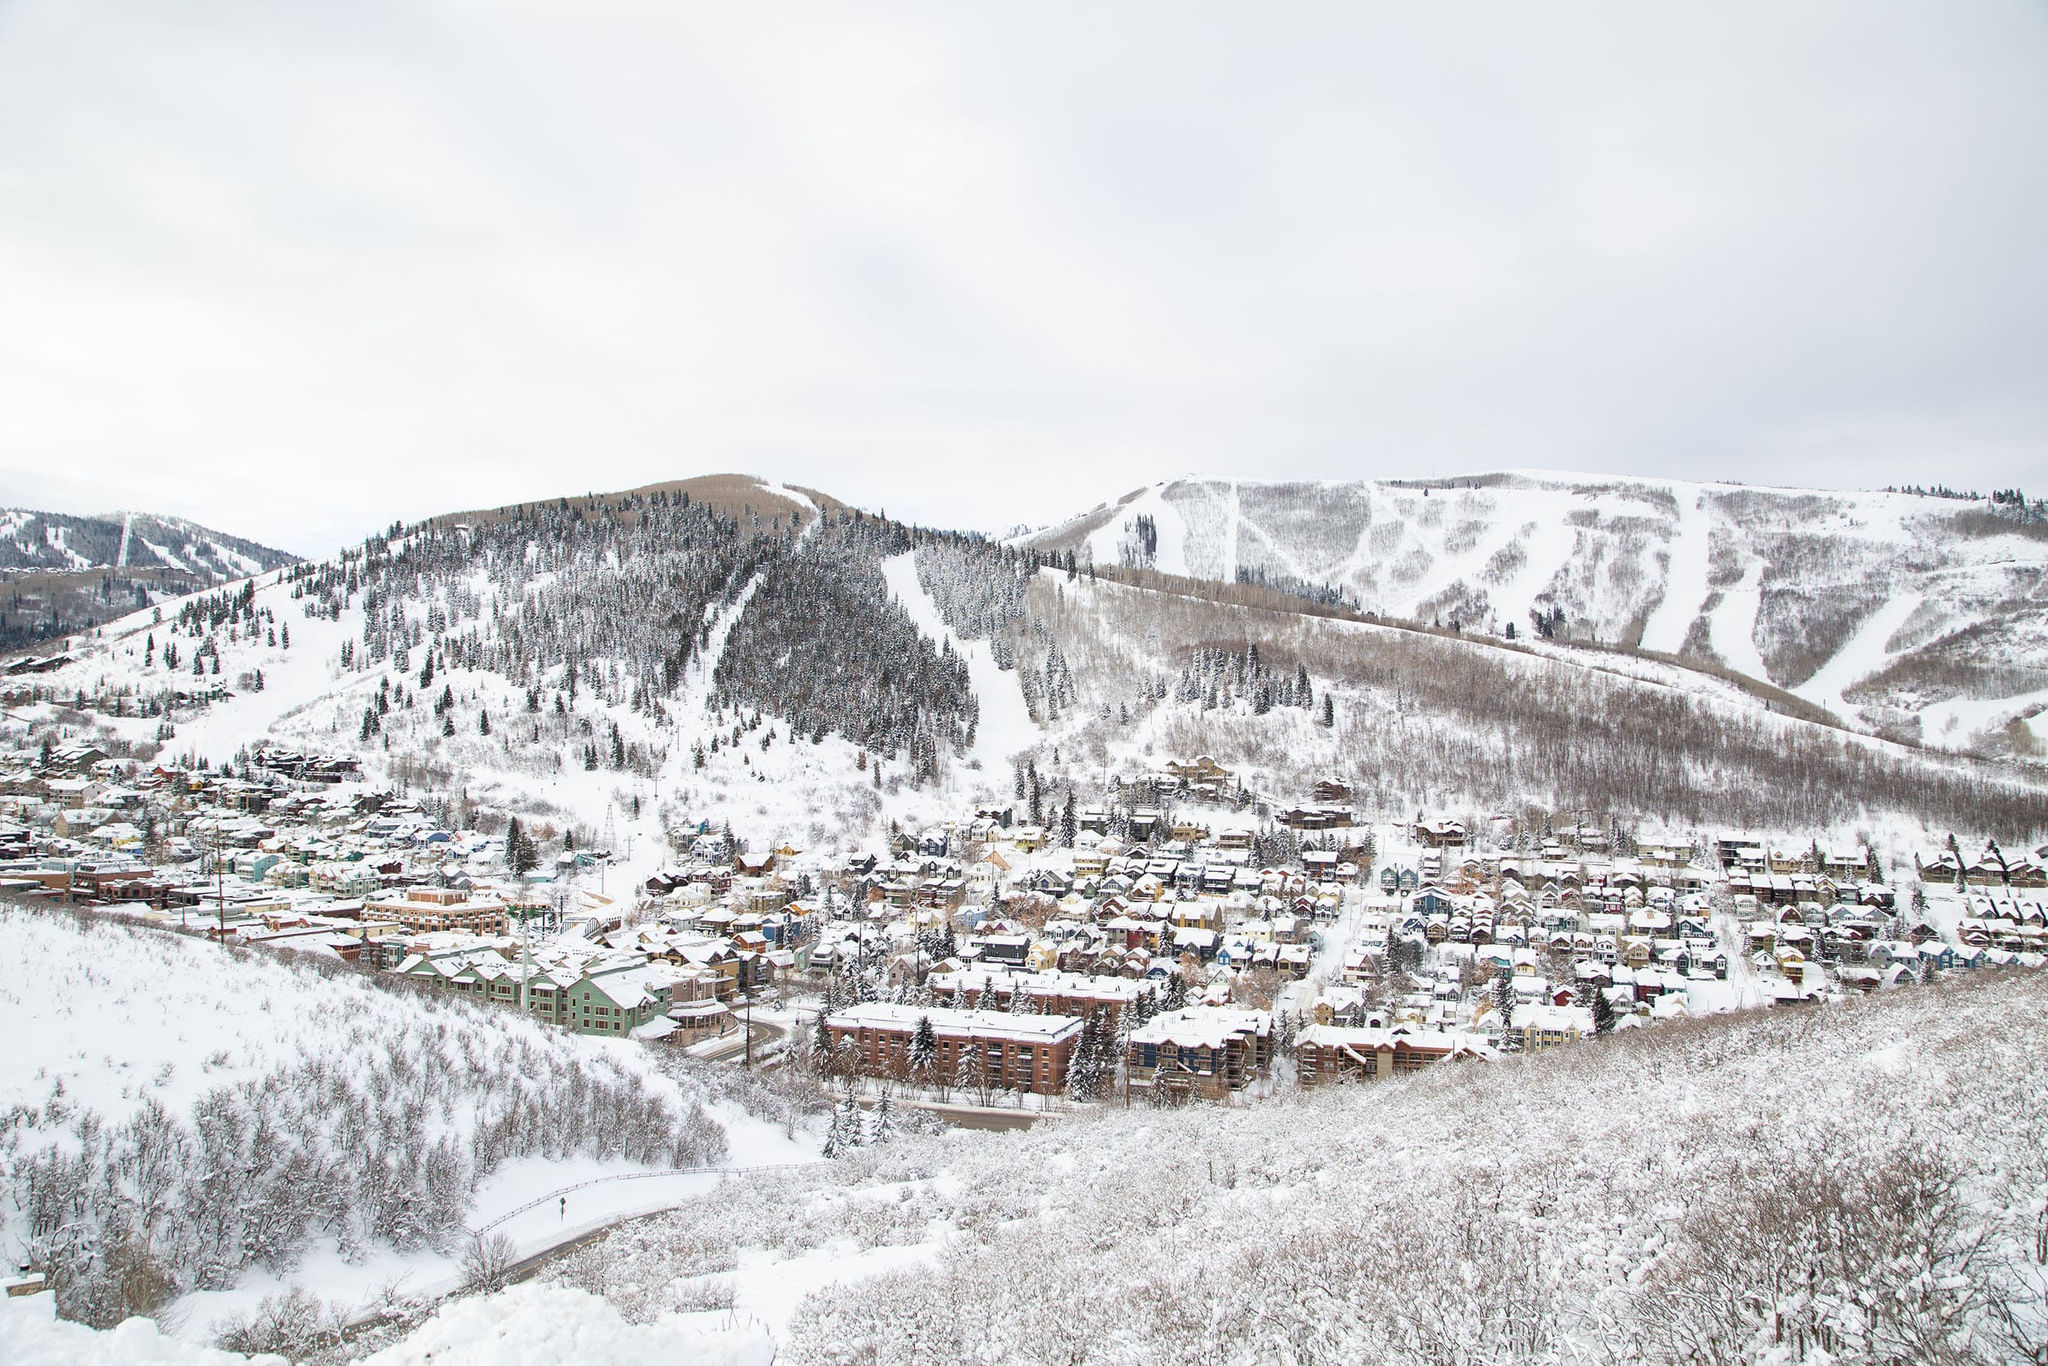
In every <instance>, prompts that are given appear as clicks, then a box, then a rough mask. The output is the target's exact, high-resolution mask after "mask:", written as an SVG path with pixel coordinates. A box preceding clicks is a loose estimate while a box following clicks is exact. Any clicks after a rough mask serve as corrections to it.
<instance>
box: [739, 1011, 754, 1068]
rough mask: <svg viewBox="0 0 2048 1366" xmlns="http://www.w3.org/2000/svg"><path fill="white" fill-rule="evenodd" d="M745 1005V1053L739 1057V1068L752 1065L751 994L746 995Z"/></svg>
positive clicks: (752, 1028) (752, 1017)
mask: <svg viewBox="0 0 2048 1366" xmlns="http://www.w3.org/2000/svg"><path fill="white" fill-rule="evenodd" d="M745 1005H746V1011H747V1014H746V1021H747V1041H746V1052H745V1053H744V1054H743V1055H742V1056H741V1059H740V1066H742V1067H752V1066H753V1065H754V998H753V995H752V993H749V994H748V996H747V998H746V1002H745Z"/></svg>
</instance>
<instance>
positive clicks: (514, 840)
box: [505, 816, 540, 877]
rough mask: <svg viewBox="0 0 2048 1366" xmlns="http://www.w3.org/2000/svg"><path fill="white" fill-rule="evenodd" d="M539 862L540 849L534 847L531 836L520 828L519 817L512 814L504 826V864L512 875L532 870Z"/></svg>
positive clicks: (516, 875) (515, 875) (517, 875)
mask: <svg viewBox="0 0 2048 1366" xmlns="http://www.w3.org/2000/svg"><path fill="white" fill-rule="evenodd" d="M538 862H540V851H539V850H538V849H536V848H535V847H534V843H533V837H532V836H530V835H528V834H527V833H526V831H525V830H523V829H522V828H520V825H519V818H518V817H517V816H514V817H513V818H512V820H511V821H510V822H509V823H508V824H507V825H506V826H505V866H506V867H507V868H508V869H510V870H511V872H512V875H513V876H514V877H519V876H521V875H523V874H525V873H528V872H530V871H532V869H533V866H534V865H535V864H536V863H538Z"/></svg>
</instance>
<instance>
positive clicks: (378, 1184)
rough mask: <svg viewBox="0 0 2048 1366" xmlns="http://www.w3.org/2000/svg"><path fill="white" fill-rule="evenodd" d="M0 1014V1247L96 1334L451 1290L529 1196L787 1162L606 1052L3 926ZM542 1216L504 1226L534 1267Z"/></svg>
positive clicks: (584, 1206)
mask: <svg viewBox="0 0 2048 1366" xmlns="http://www.w3.org/2000/svg"><path fill="white" fill-rule="evenodd" d="M0 1008H4V1009H5V1010H6V1011H7V1012H8V1013H9V1014H10V1015H11V1017H12V1018H15V1019H17V1020H20V1021H26V1020H34V1021H35V1022H36V1023H35V1025H34V1027H23V1028H20V1029H17V1030H16V1031H15V1033H14V1037H13V1040H12V1042H11V1043H10V1046H9V1048H8V1049H7V1050H6V1055H5V1057H4V1059H0V1183H4V1186H5V1188H6V1191H7V1195H8V1199H7V1200H6V1201H5V1202H4V1203H0V1247H4V1248H5V1255H6V1256H7V1258H8V1261H9V1263H10V1264H21V1263H26V1262H31V1261H33V1262H35V1263H36V1264H38V1265H46V1266H50V1267H51V1268H52V1269H53V1273H54V1276H55V1278H56V1284H57V1287H58V1295H59V1297H60V1300H61V1301H62V1303H63V1305H64V1309H65V1313H66V1316H67V1317H74V1318H78V1319H81V1320H83V1321H86V1322H92V1323H98V1324H102V1325H107V1324H112V1323H114V1322H117V1321H118V1320H119V1319H121V1318H123V1317H125V1316H126V1315H127V1314H130V1313H136V1312H142V1313H153V1312H156V1311H158V1310H162V1309H166V1308H171V1307H173V1306H175V1307H176V1308H177V1310H178V1311H179V1312H178V1316H179V1317H180V1318H182V1319H183V1321H184V1323H185V1325H186V1327H187V1328H188V1329H189V1330H190V1331H191V1332H192V1333H193V1334H194V1335H196V1336H199V1337H201V1338H203V1337H204V1336H205V1334H206V1331H207V1330H208V1328H209V1327H210V1325H212V1324H213V1323H214V1322H215V1321H216V1320H219V1319H221V1318H223V1317H225V1316H228V1315H231V1314H235V1313H241V1312H245V1311H247V1310H248V1309H249V1308H251V1307H253V1305H254V1304H255V1302H256V1301H257V1300H259V1299H260V1298H261V1296H262V1295H263V1294H265V1293H270V1292H274V1291H277V1290H278V1289H280V1288H281V1287H282V1286H284V1285H285V1284H287V1283H289V1282H296V1281H300V1280H302V1279H303V1280H304V1281H305V1282H306V1283H307V1284H310V1285H315V1286H317V1287H318V1288H319V1291H320V1293H321V1295H322V1296H323V1298H326V1299H329V1300H331V1301H333V1302H335V1303H337V1304H339V1305H343V1306H350V1307H352V1306H354V1305H355V1304H356V1303H358V1302H359V1301H363V1300H367V1299H370V1298H372V1296H373V1294H374V1292H375V1291H376V1289H377V1287H379V1286H380V1285H385V1284H387V1283H392V1282H397V1281H403V1282H405V1283H406V1287H407V1290H408V1292H409V1293H419V1292H422V1291H431V1290H433V1289H435V1288H436V1287H439V1288H441V1289H446V1288H449V1287H451V1286H452V1285H453V1284H454V1283H455V1280H456V1279H457V1274H456V1259H457V1257H458V1256H459V1255H460V1253H461V1252H462V1251H463V1248H464V1245H465V1243H466V1241H467V1236H468V1235H467V1233H466V1231H465V1230H466V1229H468V1228H470V1227H473V1226H475V1225H477V1224H478V1223H481V1222H484V1221H487V1220H492V1219H495V1218H497V1217H498V1216H500V1215H503V1214H505V1213H507V1212H508V1211H511V1210H513V1209H515V1208H517V1207H518V1206H520V1205H522V1204H524V1203H526V1202H527V1201H528V1200H530V1199H532V1198H533V1197H535V1196H537V1195H542V1194H545V1193H547V1192H550V1191H553V1190H555V1189H557V1188H560V1187H564V1186H571V1185H574V1184H576V1183H579V1182H583V1181H586V1180H588V1179H590V1178H591V1177H595V1176H603V1175H608V1174H611V1175H617V1174H623V1173H629V1172H646V1171H667V1170H669V1169H672V1168H677V1167H701V1166H706V1165H737V1166H748V1165H759V1164H761V1163H768V1162H789V1161H802V1160H807V1159H808V1156H809V1154H808V1152H807V1151H806V1149H805V1148H804V1146H803V1145H801V1144H794V1143H791V1142H790V1141H788V1140H787V1139H785V1138H783V1137H782V1136H781V1134H780V1133H779V1132H777V1131H775V1130H772V1129H771V1128H770V1127H769V1126H768V1125H765V1124H762V1123H759V1122H757V1121H754V1120H751V1119H749V1118H747V1117H746V1116H744V1115H742V1114H739V1113H737V1112H735V1111H733V1110H731V1109H730V1107H727V1106H711V1105H709V1104H708V1101H709V1097H708V1095H706V1094H705V1093H703V1092H702V1091H701V1090H697V1089H693V1088H694V1084H689V1085H686V1084H684V1083H681V1082H678V1081H676V1080H674V1079H671V1078H670V1077H668V1076H666V1075H664V1074H663V1073H662V1072H661V1071H659V1070H658V1069H657V1067H656V1064H655V1060H654V1058H653V1055H651V1054H649V1053H647V1052H646V1051H644V1050H642V1049H640V1048H638V1047H636V1046H634V1045H631V1044H628V1043H626V1042H624V1041H606V1040H597V1039H589V1038H584V1037H579V1036H575V1035H569V1034H565V1033H562V1032H560V1031H557V1030H553V1029H549V1028H546V1027H544V1026H542V1025H540V1024H537V1023H532V1022H529V1021H526V1020H523V1019H521V1018H520V1017H519V1016H517V1015H515V1014H513V1013H511V1012H509V1011H490V1010H485V1009H480V1008H475V1007H471V1006H469V1005H467V1004H464V1003H450V1002H447V1001H445V1000H443V999H440V998H425V997H416V996H413V995H410V994H396V993H394V992H393V991H391V990H388V989H384V988H380V987H378V986H375V985H373V984H372V983H371V982H369V981H368V980H365V979H363V978H361V977H358V976H356V975H355V974H354V973H353V972H351V971H349V970H346V969H342V968H340V967H339V966H323V965H322V964H321V963H319V962H317V961H314V960H312V959H310V958H307V959H294V960H289V961H288V960H286V959H282V958H279V957H277V956H274V955H272V954H270V953H268V952H263V951H252V950H244V949H222V948H219V947H216V946H214V945H212V944H211V943H209V942H207V941H205V940H203V939H200V938H197V937H186V936H181V935H176V934H170V933H166V932H163V931H159V930H153V929H144V928H138V927H131V926H128V925H124V924H121V923H118V922H110V921H106V920H100V919H93V918H90V917H85V918H81V917H77V916H74V915H71V914H68V913H64V912H59V911H53V910H49V909H40V910H21V909H16V908H0ZM664 1179H670V1178H664ZM715 1179H716V1178H715V1177H694V1178H673V1179H672V1180H680V1181H683V1182H685V1183H687V1182H688V1181H696V1182H697V1183H699V1185H700V1186H708V1185H709V1184H710V1183H712V1182H713V1181H715ZM688 1189H690V1187H688V1186H687V1184H686V1185H683V1186H679V1187H677V1188H676V1189H675V1190H672V1191H669V1192H667V1194H668V1195H670V1196H674V1195H677V1194H681V1193H684V1192H685V1191H687V1190H688ZM652 1191H653V1188H652V1187H650V1186H646V1185H644V1184H643V1185H641V1186H639V1187H637V1188H632V1187H631V1186H630V1184H629V1185H628V1186H620V1187H617V1188H616V1190H615V1191H607V1192H599V1194H598V1195H595V1196H586V1195H584V1194H581V1193H579V1194H578V1195H577V1196H576V1197H575V1198H576V1201H577V1209H576V1211H575V1213H576V1215H577V1218H578V1221H579V1222H581V1221H583V1220H584V1219H586V1218H588V1217H593V1216H596V1215H598V1214H600V1213H602V1208H601V1205H602V1200H603V1199H604V1198H605V1196H606V1195H607V1194H613V1195H614V1196H616V1195H619V1194H623V1195H624V1197H625V1199H626V1201H627V1203H628V1205H629V1206H630V1203H631V1201H632V1200H634V1199H639V1200H643V1201H644V1200H645V1199H647V1198H648V1197H649V1196H650V1194H651V1193H652ZM614 1203H616V1198H615V1199H614ZM546 1213H547V1214H548V1215H549V1216H550V1217H549V1218H547V1220H546V1221H545V1222H544V1223H541V1224H536V1225H534V1226H533V1227H532V1228H528V1227H527V1226H526V1225H524V1224H521V1223H518V1222H516V1221H515V1222H514V1223H512V1224H508V1225H503V1226H502V1227H503V1228H504V1230H505V1231H506V1232H507V1233H508V1234H509V1235H510V1236H512V1237H514V1239H515V1241H518V1240H524V1241H525V1242H527V1243H529V1244H533V1245H544V1244H545V1243H546V1242H548V1241H550V1240H552V1239H553V1238H554V1237H555V1236H556V1233H557V1229H556V1221H555V1219H554V1218H553V1217H552V1215H553V1213H554V1212H553V1211H552V1210H550V1211H547V1212H546ZM567 1213H568V1211H567V1208H566V1206H565V1207H564V1211H563V1218H564V1220H566V1218H567ZM564 1227H565V1228H567V1227H568V1226H567V1225H566V1224H564ZM571 1231H573V1230H571Z"/></svg>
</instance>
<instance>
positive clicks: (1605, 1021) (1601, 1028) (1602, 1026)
mask: <svg viewBox="0 0 2048 1366" xmlns="http://www.w3.org/2000/svg"><path fill="white" fill-rule="evenodd" d="M1593 1032H1594V1033H1595V1034H1612V1033H1613V1032H1614V1002H1612V1001H1610V1000H1608V999H1607V991H1606V988H1604V987H1598V986H1596V987H1594V988H1593Z"/></svg>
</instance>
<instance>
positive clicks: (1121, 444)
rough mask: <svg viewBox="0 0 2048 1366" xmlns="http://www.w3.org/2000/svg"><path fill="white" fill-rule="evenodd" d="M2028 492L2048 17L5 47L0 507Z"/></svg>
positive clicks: (2042, 258)
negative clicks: (1518, 491)
mask: <svg viewBox="0 0 2048 1366" xmlns="http://www.w3.org/2000/svg"><path fill="white" fill-rule="evenodd" d="M1509 466H1547V467H1553V468H1565V469H1586V470H1597V471H1621V472H1636V473H1645V474H1672V475H1678V476H1683V477H1688V478H1699V479H1749V480H1756V481H1760V482H1769V483H1778V484H1806V483H1811V484H1820V485H1846V486H1870V485H1881V484H1884V483H1888V482H1894V481H1922V482H1926V481H1934V480H1945V481H1948V482H1950V483H1952V484H1970V485H1975V486H1978V487H1985V488H1988V487H1991V486H1994V485H2006V484H2013V483H2020V484H2025V485H2029V486H2035V485H2038V486H2042V487H2039V488H2035V489H2033V491H2034V492H2035V493H2037V494H2048V6H2044V5H2043V4H2040V3H2021V2H2020V0H2011V2H2010V3H1975V2H1974V0H1924V3H1919V4H1914V5H1901V4H1892V3H1880V2H1878V0H1841V2H1840V3H1786V2H1785V0H1771V2H1770V3H1765V4H1754V5H1751V4H1739V3H1731V0H1713V3H1708V4H1701V5H1697V6H1692V7H1683V6H1679V5H1674V4H1654V5H1645V4H1642V3H1640V0H1625V2H1624V3H1613V4H1599V5H1566V4H1558V3H1544V4H1528V3H1525V0H1516V2H1515V3H1506V4H1466V3H1442V4H1439V3H1413V2H1412V0H1404V3H1400V4H1375V3H1368V2H1367V0H1344V2H1343V3H1337V4H1331V5H1327V6H1324V5H1247V4H1241V3H1237V4H1216V5H1203V4H1191V3H1187V0H1174V2H1173V3H1164V4H1159V5H1137V4H1122V5H1108V6H1105V5H1101V4H1094V3H1091V4H1085V5H1084V4H1071V5H1068V4H1049V3H1033V4H1011V5H1004V6H1001V7H996V6H983V5H977V4H963V3H959V0H952V2H951V3H944V4H935V5H932V6H930V7H928V8H896V7H881V6H867V5H862V6H851V5H844V4H831V5H824V6H820V7H818V8H817V9H815V10H804V9H802V8H800V7H797V6H794V5H788V4H781V3H777V4H758V3H735V4H732V5H728V6H718V7H712V6H702V5H691V4H686V3H678V2H677V0H650V3H646V4H636V3H606V2H605V0H575V2H574V3H567V2H566V0H565V3H562V4H559V5H552V4H518V5H513V4H489V3H480V2H479V3H461V2H459V0H403V3H379V2H378V0H350V3H347V4H335V3H332V2H331V0H320V2H319V3H306V4H292V3H281V2H280V0H247V3H218V2H216V0H179V2H178V3H170V2H169V0H159V2H157V3H145V2H144V0H133V2H132V3H125V4H104V3H98V2H97V0H0V504H14V505H25V506H32V507H44V508H49V509H53V510H60V511H72V512H91V511H104V510H109V509H114V508H136V509H148V510H151V511H159V512H168V513H175V514H181V515H185V516H189V517H193V518H196V519H198V520H200V521H203V522H207V523H209V524H212V525H215V526H218V527H220V528H221V529H223V530H227V531H232V532H236V533H239V534H243V535H248V536H252V537H255V538H256V539H259V540H263V541H266V542H270V543H273V544H277V545H281V546H284V547H286V548H289V549H292V550H296V551H300V552H302V553H326V552H328V551H331V550H332V549H333V548H335V547H336V546H337V545H339V544H341V543H342V542H344V541H346V540H350V539H354V538H357V537H360V536H361V535H363V534H364V533H365V532H367V531H370V530H372V529H374V528H376V527H379V526H382V525H384V524H386V523H388V522H390V521H392V520H393V519H396V518H405V519H408V520H409V519H413V518H417V517H420V516H424V515H428V514H431V513H435V512H440V511H446V510H451V509H454V508H460V507H470V506H476V505H480V504H497V503H503V502H509V501H516V500H520V499H526V498H535V497H541V496H547V495H552V494H558V493H565V492H578V491H583V490H586V489H611V488H622V487H628V486H631V485H634V484H640V483H646V482H650V481H653V480H657V479H665V478H676V477H681V476H684V475H689V474H698V473H711V472H716V471H721V470H743V471H750V472H756V473H761V474H764V475H768V476H770V477H775V478H780V479H784V480H787V481H791V482H797V483H806V484H813V485H816V486H818V487H821V488H824V489H827V490H829V491H831V492H833V493H835V494H837V495H839V496H841V497H844V498H846V499H847V500H848V501H851V502H856V503H860V504H863V505H865V506H868V507H871V508H880V507H885V508H887V509H888V511H890V512H891V513H894V514H896V515H899V516H904V517H909V518H913V519H916V520H921V521H926V522H931V523H943V524H948V525H967V526H979V527H984V528H991V529H993V528H1000V527H1004V526H1007V525H1009V524H1012V523H1016V522H1020V521H1030V522H1040V521H1047V520H1052V519H1055V518H1058V517H1060V516H1064V515H1066V514H1069V513H1072V512H1076V511H1079V510H1081V509H1083V508H1085V507H1087V506H1089V505H1091V504H1093V503H1095V502H1098V501H1100V500H1102V499H1104V498H1107V497H1111V496H1114V495H1116V494H1118V493H1120V492H1123V491H1124V490H1127V489H1129V488H1133V487H1136V486H1137V485H1140V484H1143V483H1146V482H1149V481H1152V480H1155V479H1160V478H1165V477H1170V476H1172V475H1176V474H1181V473H1189V472H1195V473H1214V474H1238V475H1245V476H1259V477H1290V476H1300V477H1315V478H1335V477H1354V476H1370V475H1384V474H1391V475H1414V474H1425V473H1453V472H1461V471H1473V470H1481V469H1490V468H1500V467H1509Z"/></svg>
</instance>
